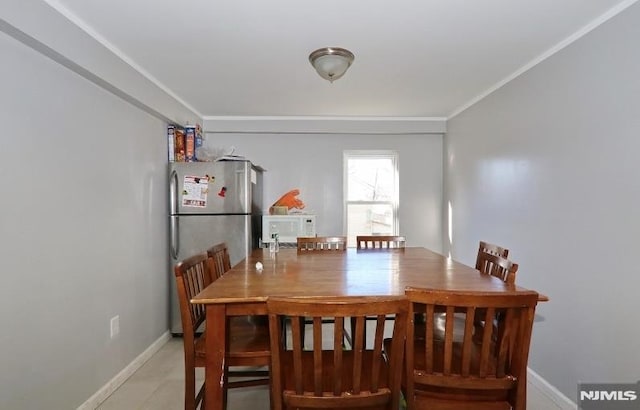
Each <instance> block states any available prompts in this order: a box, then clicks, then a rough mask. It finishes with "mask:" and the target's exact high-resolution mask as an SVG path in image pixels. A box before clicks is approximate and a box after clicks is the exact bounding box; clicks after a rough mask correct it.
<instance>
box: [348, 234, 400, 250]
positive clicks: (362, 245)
mask: <svg viewBox="0 0 640 410" xmlns="http://www.w3.org/2000/svg"><path fill="white" fill-rule="evenodd" d="M406 241H407V240H406V239H405V237H404V236H389V235H386V236H385V235H358V236H356V243H357V245H356V246H357V249H389V248H404V246H405V242H406Z"/></svg>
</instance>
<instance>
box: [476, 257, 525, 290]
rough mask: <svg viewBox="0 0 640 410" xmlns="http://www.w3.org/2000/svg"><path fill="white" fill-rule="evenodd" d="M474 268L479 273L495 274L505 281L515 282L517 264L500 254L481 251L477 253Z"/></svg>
mask: <svg viewBox="0 0 640 410" xmlns="http://www.w3.org/2000/svg"><path fill="white" fill-rule="evenodd" d="M476 269H478V270H479V271H480V273H484V274H487V275H491V276H495V277H496V278H499V279H501V280H503V281H504V282H506V283H509V284H514V283H515V282H516V273H517V272H518V264H517V263H514V262H511V261H510V260H509V259H507V258H504V257H502V256H498V255H493V254H491V253H483V254H479V255H478V261H477V263H476Z"/></svg>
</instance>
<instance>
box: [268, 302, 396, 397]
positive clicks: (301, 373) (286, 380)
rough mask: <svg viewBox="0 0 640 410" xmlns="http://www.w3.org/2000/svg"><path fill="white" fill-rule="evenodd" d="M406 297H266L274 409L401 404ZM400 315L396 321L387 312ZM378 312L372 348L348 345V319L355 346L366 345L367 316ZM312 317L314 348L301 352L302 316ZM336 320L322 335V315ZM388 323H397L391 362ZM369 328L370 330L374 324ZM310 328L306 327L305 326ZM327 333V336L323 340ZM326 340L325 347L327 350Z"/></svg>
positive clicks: (394, 330) (394, 325)
mask: <svg viewBox="0 0 640 410" xmlns="http://www.w3.org/2000/svg"><path fill="white" fill-rule="evenodd" d="M408 308H409V305H408V301H407V300H406V298H403V297H391V296H389V297H386V296H383V297H321V298H297V299H296V298H277V297H270V298H269V299H268V300H267V311H268V313H269V326H270V329H269V333H270V335H271V346H272V347H274V346H278V348H277V349H272V362H271V363H272V364H271V369H272V372H271V374H272V395H271V397H272V400H273V403H274V404H275V406H274V407H273V408H275V409H281V408H283V402H284V404H285V405H286V408H298V407H300V408H325V409H328V408H334V409H335V408H357V407H363V406H366V407H367V408H369V407H374V406H379V407H376V408H385V409H397V408H398V403H399V399H400V383H401V379H402V365H403V355H404V340H405V339H404V338H405V335H406V328H407V318H408V315H407V313H408ZM392 314H394V315H396V316H395V317H396V320H395V322H393V323H394V324H393V325H390V324H389V323H390V322H385V317H386V315H392ZM368 316H376V317H377V321H376V322H375V323H376V329H375V339H374V340H373V343H372V348H369V349H351V348H348V349H347V348H345V347H344V345H343V342H344V320H345V318H350V317H353V318H356V328H355V338H354V340H355V345H357V346H362V340H363V337H364V332H365V331H366V327H365V324H366V320H365V319H366V317H368ZM284 317H289V318H291V322H290V323H291V329H292V340H293V347H292V350H285V347H284V346H285V344H284V343H283V341H282V338H283V337H284V335H283V332H282V323H283V321H282V319H283V318H284ZM305 317H311V318H312V321H313V332H312V337H313V340H312V349H311V350H306V351H303V348H304V346H303V345H302V344H303V342H302V340H301V338H300V332H301V322H302V320H300V319H301V318H305ZM323 318H332V319H333V320H335V325H334V326H333V332H332V333H333V334H332V335H327V334H326V333H325V334H324V335H323V332H322V321H323V320H322V319H323ZM385 323H387V324H388V326H393V339H392V342H391V349H390V351H389V352H386V353H387V357H388V362H387V361H385V359H384V358H383V354H382V346H383V343H382V342H383V333H384V326H385ZM370 330H371V329H370ZM307 333H308V331H307ZM323 336H324V337H326V339H327V340H324V342H325V343H323ZM323 344H324V350H323Z"/></svg>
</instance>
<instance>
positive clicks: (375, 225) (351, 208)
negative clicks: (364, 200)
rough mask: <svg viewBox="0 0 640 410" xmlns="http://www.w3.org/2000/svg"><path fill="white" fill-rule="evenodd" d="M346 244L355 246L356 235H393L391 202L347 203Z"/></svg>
mask: <svg viewBox="0 0 640 410" xmlns="http://www.w3.org/2000/svg"><path fill="white" fill-rule="evenodd" d="M347 215H348V218H347V224H348V226H347V235H348V238H349V241H348V243H347V246H356V236H357V235H393V208H392V206H391V204H375V205H373V204H347Z"/></svg>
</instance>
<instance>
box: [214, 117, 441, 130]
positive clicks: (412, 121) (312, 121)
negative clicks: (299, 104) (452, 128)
mask: <svg viewBox="0 0 640 410" xmlns="http://www.w3.org/2000/svg"><path fill="white" fill-rule="evenodd" d="M203 120H204V121H203V126H202V128H203V130H204V132H211V133H239V134H242V133H247V134H255V133H266V134H443V133H445V132H446V124H447V119H446V118H444V117H320V116H288V117H285V116H283V117H271V116H237V117H236V116H205V117H203Z"/></svg>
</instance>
